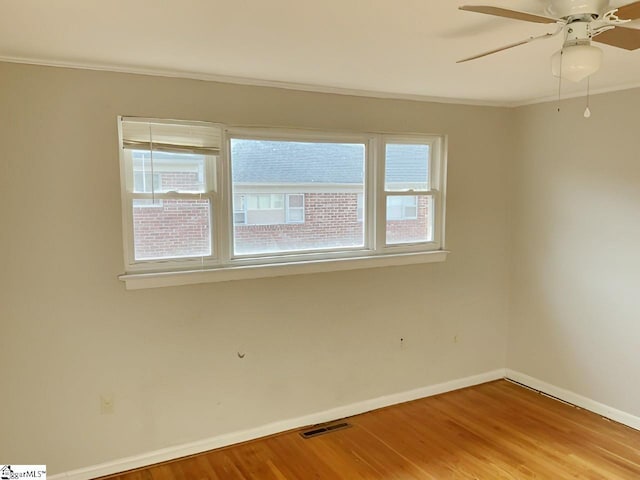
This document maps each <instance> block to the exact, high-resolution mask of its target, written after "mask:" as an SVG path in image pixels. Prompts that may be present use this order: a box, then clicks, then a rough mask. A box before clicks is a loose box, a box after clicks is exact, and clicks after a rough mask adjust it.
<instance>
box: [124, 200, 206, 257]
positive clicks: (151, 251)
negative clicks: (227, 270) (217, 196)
mask: <svg viewBox="0 0 640 480" xmlns="http://www.w3.org/2000/svg"><path fill="white" fill-rule="evenodd" d="M151 202H152V200H147V199H134V200H133V238H134V253H135V255H134V256H135V259H136V260H151V259H160V258H180V257H199V256H209V255H211V241H210V238H211V235H210V232H209V229H210V221H209V219H210V218H211V216H210V214H209V211H210V205H209V200H208V199H204V200H199V199H198V200H174V199H171V200H168V199H164V200H162V201H160V202H161V203H158V202H159V201H158V200H156V204H155V205H153V204H152V203H151Z"/></svg>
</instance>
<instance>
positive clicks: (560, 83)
mask: <svg viewBox="0 0 640 480" xmlns="http://www.w3.org/2000/svg"><path fill="white" fill-rule="evenodd" d="M563 55H564V48H563V49H562V50H560V75H558V113H560V94H561V92H562V56H563Z"/></svg>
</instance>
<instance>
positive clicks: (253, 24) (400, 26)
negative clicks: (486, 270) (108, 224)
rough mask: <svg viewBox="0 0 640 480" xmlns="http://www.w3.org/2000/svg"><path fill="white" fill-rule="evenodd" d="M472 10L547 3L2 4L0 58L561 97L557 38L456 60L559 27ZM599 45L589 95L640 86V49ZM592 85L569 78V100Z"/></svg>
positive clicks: (512, 101) (489, 95)
mask: <svg viewBox="0 0 640 480" xmlns="http://www.w3.org/2000/svg"><path fill="white" fill-rule="evenodd" d="M464 3H467V4H493V5H500V6H504V7H507V8H512V9H518V10H527V11H531V12H534V13H544V9H545V2H544V1H543V0H511V1H496V2H493V1H491V0H486V1H473V0H459V1H455V0H440V1H436V0H322V1H310V0H103V1H96V0H54V1H52V0H3V1H2V3H1V4H0V60H8V61H19V62H28V63H41V64H48V65H69V66H82V67H89V68H100V69H107V70H118V71H133V72H149V73H157V74H164V75H177V76H185V77H193V78H212V79H225V78H223V77H236V78H235V80H236V81H241V82H243V83H258V84H260V83H264V84H270V82H276V83H277V82H284V83H286V84H289V85H291V86H295V85H297V86H301V87H303V88H310V89H318V90H325V91H326V90H328V91H332V90H335V89H342V90H345V91H349V90H359V91H367V92H377V93H378V94H381V95H384V96H387V95H389V96H400V97H402V96H418V97H424V98H425V99H433V98H438V99H450V100H454V101H455V100H462V101H468V102H470V103H485V104H501V105H517V104H523V103H529V102H533V101H538V100H541V99H548V98H553V97H554V96H555V95H557V90H558V82H557V80H556V79H555V78H554V77H552V75H551V73H550V60H549V58H550V57H551V55H552V54H553V53H554V52H555V51H556V50H558V49H559V48H560V46H561V42H562V40H561V39H560V38H559V37H556V38H553V39H551V40H545V41H540V42H534V43H531V44H527V45H524V46H521V47H518V48H515V49H512V50H508V51H505V52H501V53H498V54H496V55H492V56H489V57H485V58H482V59H478V60H475V61H472V62H468V63H464V64H456V63H455V62H456V60H458V59H461V58H464V57H468V56H471V55H473V54H476V53H480V52H483V51H485V50H490V49H492V48H496V47H499V46H502V45H505V44H509V43H512V42H514V41H518V40H523V39H526V38H528V37H529V36H533V35H540V34H543V33H545V32H551V31H553V29H554V27H555V26H554V25H540V24H534V23H528V22H521V21H516V20H507V19H501V18H497V17H490V16H485V15H480V14H477V13H471V12H463V11H459V10H458V9H457V7H458V5H460V4H464ZM625 3H630V2H629V1H628V0H626V1H625V0H622V1H615V0H612V1H611V4H612V5H613V6H619V5H622V4H625ZM634 23H635V25H631V26H635V27H636V28H640V25H639V24H638V22H634ZM602 49H603V50H604V64H603V67H602V69H601V70H600V71H599V72H598V73H596V74H595V75H594V76H593V77H592V79H591V90H592V92H593V91H604V90H615V89H621V88H627V87H630V86H638V85H640V50H637V51H634V52H628V51H624V50H620V49H616V48H613V47H609V46H607V45H602ZM243 79H244V80H243ZM231 80H232V79H231ZM245 80H246V81H247V82H245ZM252 80H258V82H253V81H252ZM315 87H318V88H315ZM585 89H586V82H583V83H581V84H569V83H568V82H564V83H563V94H564V95H571V94H575V93H578V92H584V91H585Z"/></svg>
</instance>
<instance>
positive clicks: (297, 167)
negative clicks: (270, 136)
mask: <svg viewBox="0 0 640 480" xmlns="http://www.w3.org/2000/svg"><path fill="white" fill-rule="evenodd" d="M387 158H388V162H389V163H390V164H392V165H393V168H392V169H391V170H390V171H388V172H387V181H388V182H412V181H415V180H416V178H426V173H427V162H426V158H425V146H424V145H402V148H401V149H400V148H389V149H388V152H387ZM231 159H232V174H233V181H234V182H235V183H269V184H272V183H275V184H277V183H342V184H360V183H362V182H363V176H364V173H363V170H364V146H363V145H359V144H343V143H340V144H337V143H305V142H283V141H271V140H269V141H266V140H243V139H232V141H231Z"/></svg>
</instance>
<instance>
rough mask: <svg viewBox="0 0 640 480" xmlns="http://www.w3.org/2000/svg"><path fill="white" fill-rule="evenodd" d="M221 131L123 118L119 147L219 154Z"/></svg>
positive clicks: (198, 124)
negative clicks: (120, 144) (120, 145)
mask: <svg viewBox="0 0 640 480" xmlns="http://www.w3.org/2000/svg"><path fill="white" fill-rule="evenodd" d="M221 143H222V138H221V132H220V128H216V127H214V126H212V125H211V124H207V123H202V122H182V121H176V122H162V121H158V120H153V121H151V120H148V119H142V118H135V117H123V118H122V146H123V148H125V149H129V150H154V151H158V152H175V153H180V152H184V153H199V154H202V155H218V154H219V153H220V145H221Z"/></svg>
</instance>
